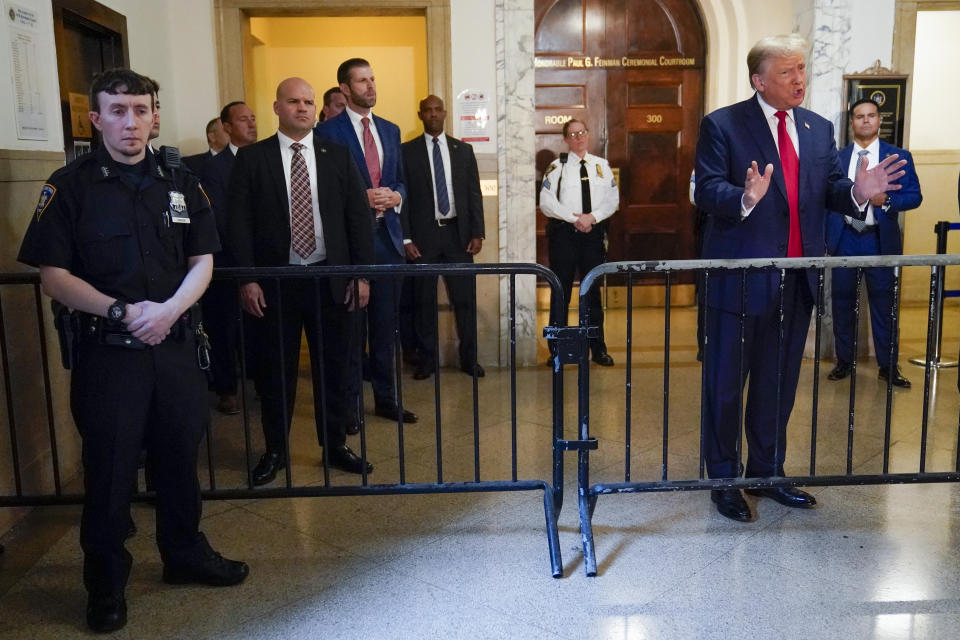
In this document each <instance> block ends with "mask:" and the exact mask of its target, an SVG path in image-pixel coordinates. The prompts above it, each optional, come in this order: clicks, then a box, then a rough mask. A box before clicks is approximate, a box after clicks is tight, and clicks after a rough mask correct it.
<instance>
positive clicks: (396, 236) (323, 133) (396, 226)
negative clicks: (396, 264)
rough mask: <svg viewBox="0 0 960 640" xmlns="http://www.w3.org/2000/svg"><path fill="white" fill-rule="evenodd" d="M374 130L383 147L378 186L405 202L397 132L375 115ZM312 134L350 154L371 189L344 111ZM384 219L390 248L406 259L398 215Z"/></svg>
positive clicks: (391, 213)
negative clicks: (398, 195)
mask: <svg viewBox="0 0 960 640" xmlns="http://www.w3.org/2000/svg"><path fill="white" fill-rule="evenodd" d="M373 123H374V126H376V128H377V134H378V135H379V136H380V145H381V146H382V147H383V158H382V160H383V168H382V169H381V171H380V186H382V187H390V188H391V189H393V190H394V191H396V192H397V193H399V194H400V197H401V198H403V199H404V200H406V199H407V188H406V185H404V182H403V175H404V174H403V156H402V154H401V153H400V128H399V127H398V126H397V125H395V124H393V123H392V122H390V121H389V120H384V119H383V118H380V117H378V116H376V115H374V116H373ZM314 131H315V132H316V134H317V137H319V138H320V139H321V140H323V141H324V142H332V143H334V144H339V145H341V146H344V147H346V148H347V149H349V150H350V155H351V156H352V157H353V160H354V162H355V163H356V165H357V169H359V170H360V175H361V176H362V177H363V181H364V183H365V184H366V188H367V189H371V188H373V183H372V182H371V181H370V172H369V171H367V163H366V161H365V159H364V157H363V148H362V147H361V146H360V141H359V140H358V139H357V133H356V131H355V130H354V128H353V124H351V122H350V116H349V115H348V114H347V110H346V109H344V110H343V111H341V112H340V113H339V114H338V115H336V116H334V117H333V118H330V119H329V120H324V121H323V122H320V123H318V124H317V126H316V128H315V129H314ZM384 216H385V217H386V224H387V231H389V232H390V239H391V240H392V241H393V246H394V248H395V249H396V250H397V253H399V254H400V255H401V256H404V257H405V256H406V254H405V253H404V250H403V226H402V225H401V223H400V212H399V211H397V210H396V209H388V210H387V211H386V212H385V213H384Z"/></svg>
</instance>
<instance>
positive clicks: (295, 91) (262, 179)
mask: <svg viewBox="0 0 960 640" xmlns="http://www.w3.org/2000/svg"><path fill="white" fill-rule="evenodd" d="M273 110H274V113H276V114H277V117H278V119H279V130H278V132H277V133H276V135H273V136H270V137H269V138H267V139H266V140H261V141H260V142H257V143H254V144H251V145H249V146H247V147H244V148H243V149H241V150H240V151H239V152H238V153H237V161H236V165H235V166H234V168H233V172H232V174H231V176H230V186H229V191H228V196H227V202H228V203H229V204H228V210H229V217H228V234H227V237H228V239H229V248H230V253H231V255H232V256H233V258H234V259H235V260H236V263H237V265H238V266H242V267H252V266H256V267H281V266H294V265H295V266H306V267H309V266H314V265H350V264H369V263H370V262H372V261H373V240H372V237H371V235H372V234H371V228H370V219H369V217H368V216H369V210H368V209H367V205H366V202H365V201H364V197H363V183H362V182H361V180H360V175H359V174H358V173H357V170H356V167H355V166H354V164H353V162H352V161H351V160H350V156H349V154H348V152H347V151H346V149H343V148H341V147H338V146H336V145H330V144H324V143H322V142H320V141H319V140H317V139H316V137H315V136H314V135H313V125H314V123H315V122H316V118H317V107H316V102H315V96H314V91H313V88H312V87H311V86H310V85H309V84H307V82H306V81H305V80H302V79H301V78H288V79H286V80H284V81H283V82H281V83H280V85H279V86H278V87H277V100H276V102H274V103H273ZM367 295H368V287H367V284H366V282H364V281H362V280H359V281H357V282H355V283H354V282H350V283H345V282H344V281H343V280H342V279H339V278H331V279H329V280H320V281H317V282H314V281H313V280H306V279H303V280H300V279H287V280H282V281H280V283H279V284H278V283H277V282H275V281H270V280H264V281H262V282H260V283H258V282H249V283H246V284H244V285H242V286H241V290H240V304H241V306H242V307H243V310H244V311H246V312H247V313H249V314H250V315H251V316H254V317H256V318H263V340H264V341H265V342H264V344H265V345H266V348H265V351H266V356H265V359H266V362H265V366H266V367H267V372H266V375H264V385H263V392H262V396H261V399H262V405H263V416H262V417H263V432H264V439H265V440H266V445H267V451H266V453H265V454H264V455H263V457H262V458H261V459H260V462H259V463H258V464H257V466H256V468H255V469H254V471H253V481H254V483H256V484H258V485H259V484H266V483H267V482H270V481H271V480H273V478H274V477H275V476H276V473H277V471H278V470H279V469H282V468H283V467H284V465H285V463H286V455H285V453H286V442H287V434H288V431H289V429H290V422H291V419H292V415H293V408H294V399H295V395H296V387H297V371H298V363H299V360H300V358H299V354H300V334H301V332H302V331H304V330H305V331H306V334H307V344H308V346H309V348H310V360H311V364H312V366H313V375H314V376H318V375H320V364H321V363H322V364H323V370H322V373H323V381H324V385H323V391H324V393H323V396H324V397H323V399H322V403H321V409H322V411H318V412H316V416H315V418H316V424H317V438H318V440H319V441H320V444H321V446H325V447H326V449H327V451H326V453H327V456H328V458H329V460H330V463H331V464H332V465H333V466H335V467H338V468H340V469H343V470H345V471H349V472H352V473H361V472H363V470H364V469H365V470H366V471H367V472H370V471H372V470H373V467H372V465H370V464H369V463H367V462H366V461H363V460H361V459H360V458H359V457H358V456H357V455H356V454H355V453H354V452H353V451H351V450H350V448H349V447H348V446H347V445H346V433H345V430H346V425H347V423H348V421H349V420H350V411H349V409H350V408H349V401H348V391H349V389H348V384H347V380H348V376H347V375H346V372H347V356H348V353H349V349H350V344H351V342H352V340H351V336H352V323H351V317H350V313H348V310H350V309H356V308H358V307H363V306H364V305H365V304H366V300H367ZM355 296H356V297H357V298H358V299H355ZM281 306H282V313H281V312H280V311H281ZM321 323H322V326H320V325H321ZM321 333H322V345H321V344H320V340H319V338H320V335H318V334H321ZM280 336H282V340H283V342H282V344H279V345H277V344H276V341H277V339H278V338H279V337H280ZM321 348H322V351H321ZM324 426H325V427H326V428H325V429H324Z"/></svg>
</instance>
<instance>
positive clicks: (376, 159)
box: [360, 116, 380, 189]
mask: <svg viewBox="0 0 960 640" xmlns="http://www.w3.org/2000/svg"><path fill="white" fill-rule="evenodd" d="M360 122H362V123H363V159H364V160H365V161H366V163H367V173H369V174H370V184H371V185H372V186H373V188H374V189H376V188H377V187H379V186H380V154H379V153H377V142H376V140H374V139H373V132H372V131H370V118H367V117H366V116H364V117H363V118H361V119H360Z"/></svg>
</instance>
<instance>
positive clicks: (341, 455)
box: [327, 444, 373, 473]
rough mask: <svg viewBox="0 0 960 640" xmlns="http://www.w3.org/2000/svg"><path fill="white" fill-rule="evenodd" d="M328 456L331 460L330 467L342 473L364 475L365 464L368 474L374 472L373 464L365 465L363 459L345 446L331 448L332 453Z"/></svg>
mask: <svg viewBox="0 0 960 640" xmlns="http://www.w3.org/2000/svg"><path fill="white" fill-rule="evenodd" d="M327 455H328V456H329V458H330V466H331V467H336V468H337V469H340V470H342V471H347V472H349V473H363V467H364V464H366V467H367V473H370V472H372V471H373V465H372V464H370V463H369V462H367V463H364V462H363V458H361V457H360V456H358V455H357V454H355V453H354V452H353V450H352V449H350V447H348V446H347V445H345V444H341V445H339V446H336V447H330V451H329V452H328V454H327Z"/></svg>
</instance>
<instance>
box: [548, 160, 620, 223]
mask: <svg viewBox="0 0 960 640" xmlns="http://www.w3.org/2000/svg"><path fill="white" fill-rule="evenodd" d="M580 160H581V158H580V157H579V156H577V155H576V154H575V153H571V154H569V155H568V156H567V161H566V162H565V163H561V162H560V158H557V159H556V160H554V161H553V162H551V163H550V166H549V167H547V170H546V172H545V173H544V174H543V185H542V186H541V188H540V210H541V211H543V213H544V215H546V216H547V217H549V218H556V219H557V220H563V221H564V222H569V223H570V224H573V223H574V222H576V220H577V218H576V216H574V215H573V214H575V213H583V205H582V204H581V202H580V195H581V190H580ZM583 160H586V167H587V177H589V178H590V204H591V209H592V211H590V213H592V214H593V217H594V218H596V220H597V222H601V221H603V220H606V219H607V218H609V217H610V216H612V215H613V214H614V213H616V212H617V209H618V208H620V189H619V188H618V187H617V181H616V179H615V178H614V177H613V171H612V170H611V169H610V163H608V162H607V161H606V160H605V159H603V158H601V157H599V156H595V155H593V154H590V153H587V154H585V155H584V156H583ZM561 176H563V179H562V180H561V179H560V177H561ZM558 182H559V183H560V193H559V194H558V193H557V183H558Z"/></svg>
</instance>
